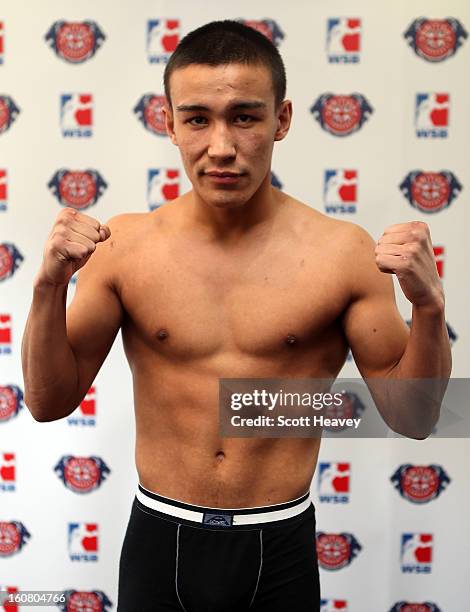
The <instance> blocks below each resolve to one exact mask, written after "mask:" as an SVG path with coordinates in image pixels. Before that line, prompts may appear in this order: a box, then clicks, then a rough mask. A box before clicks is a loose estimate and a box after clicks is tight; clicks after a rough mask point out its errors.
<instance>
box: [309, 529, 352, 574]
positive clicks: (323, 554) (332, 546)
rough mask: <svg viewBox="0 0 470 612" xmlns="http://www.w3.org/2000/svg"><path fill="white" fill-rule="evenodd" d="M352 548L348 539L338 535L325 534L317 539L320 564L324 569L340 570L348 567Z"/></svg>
mask: <svg viewBox="0 0 470 612" xmlns="http://www.w3.org/2000/svg"><path fill="white" fill-rule="evenodd" d="M350 553H351V551H350V546H349V543H348V541H347V540H346V538H345V537H344V536H342V535H339V534H336V533H323V534H321V535H319V536H318V538H317V555H318V562H319V563H320V565H321V567H322V568H323V569H329V570H338V569H341V568H342V567H344V566H345V565H348V563H349V559H350V556H351V555H350Z"/></svg>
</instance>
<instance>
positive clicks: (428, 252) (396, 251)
mask: <svg viewBox="0 0 470 612" xmlns="http://www.w3.org/2000/svg"><path fill="white" fill-rule="evenodd" d="M375 261H376V263H377V267H378V268H379V270H380V271H381V272H385V273H387V274H396V276H397V279H398V281H399V283H400V286H401V288H402V290H403V293H404V294H405V295H406V297H407V298H408V299H409V301H410V302H411V303H412V304H414V305H416V306H432V307H439V308H442V307H443V305H444V292H443V290H442V284H441V281H440V278H439V275H438V273H437V266H436V260H435V258H434V252H433V248H432V242H431V234H430V232H429V227H428V226H427V224H426V223H422V222H421V221H410V222H409V223H398V224H397V225H391V226H390V227H387V229H386V230H385V231H384V233H383V234H382V237H381V238H380V240H379V241H378V243H377V246H376V247H375Z"/></svg>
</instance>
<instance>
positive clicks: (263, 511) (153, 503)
mask: <svg viewBox="0 0 470 612" xmlns="http://www.w3.org/2000/svg"><path fill="white" fill-rule="evenodd" d="M136 497H137V499H138V500H139V502H140V503H141V504H143V505H144V506H146V507H147V508H150V509H151V510H156V511H157V512H161V513H163V514H168V515H170V516H173V517H176V518H180V519H185V520H187V521H193V522H195V523H201V524H208V525H222V526H224V525H255V524H257V523H270V522H273V521H282V520H285V519H288V518H292V517H294V516H297V515H298V514H301V513H302V512H304V511H305V510H307V508H308V507H309V506H310V504H311V503H312V502H311V498H310V492H308V494H307V493H306V494H305V495H303V496H302V497H299V498H298V499H295V500H291V501H290V502H285V503H282V504H274V505H272V506H263V507H260V508H206V507H204V506H193V505H191V504H185V503H183V502H179V501H177V500H172V499H170V498H165V497H163V496H162V495H158V494H156V493H153V492H152V491H148V489H145V488H144V487H142V485H139V487H138V489H137V493H136ZM286 506H287V507H286ZM250 510H251V511H252V512H250ZM227 521H228V522H227Z"/></svg>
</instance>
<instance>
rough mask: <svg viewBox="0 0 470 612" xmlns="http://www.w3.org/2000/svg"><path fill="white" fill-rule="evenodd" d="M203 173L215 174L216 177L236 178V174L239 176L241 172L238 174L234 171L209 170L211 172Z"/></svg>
mask: <svg viewBox="0 0 470 612" xmlns="http://www.w3.org/2000/svg"><path fill="white" fill-rule="evenodd" d="M205 174H207V175H208V176H216V177H218V178H236V177H237V176H241V174H238V173H236V172H218V171H211V172H205Z"/></svg>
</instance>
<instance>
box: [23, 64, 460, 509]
mask: <svg viewBox="0 0 470 612" xmlns="http://www.w3.org/2000/svg"><path fill="white" fill-rule="evenodd" d="M171 102H172V106H171V107H168V108H166V109H165V116H166V126H167V131H168V134H169V136H170V138H171V141H172V143H173V144H174V145H176V146H178V147H179V149H180V153H181V157H182V160H183V164H184V167H185V170H186V173H187V175H188V177H189V179H190V180H191V183H192V185H193V189H192V190H191V191H190V192H188V193H186V194H184V195H183V196H181V197H180V198H178V199H177V200H175V201H173V202H172V203H171V204H167V205H165V206H163V207H161V208H159V209H157V210H155V211H153V212H151V213H140V214H125V215H119V216H117V217H114V218H113V219H111V220H110V221H109V223H108V225H101V224H100V222H99V221H97V220H96V219H93V218H91V217H89V216H87V215H84V214H82V213H76V212H75V211H71V210H70V209H68V210H65V211H63V212H62V216H61V217H60V219H59V220H58V222H57V223H58V225H57V227H56V230H55V231H53V232H52V237H51V238H50V244H49V247H47V248H46V253H45V258H44V262H43V265H42V267H41V270H40V271H39V273H38V276H37V279H36V282H35V298H34V299H35V300H36V302H34V301H33V307H32V311H31V313H30V318H29V320H28V324H27V328H26V332H25V337H24V343H23V355H24V361H23V363H24V369H25V380H26V381H29V385H28V384H27V385H26V389H27V392H29V396H30V402H29V403H28V402H27V403H28V406H29V407H30V410H32V412H33V415H35V418H37V419H38V420H53V419H55V418H62V417H63V416H66V414H69V413H70V412H71V411H72V410H73V408H74V407H75V406H77V405H78V403H79V402H80V401H81V399H82V398H83V396H84V395H85V393H86V391H87V390H88V388H89V386H90V385H91V383H92V381H93V379H94V377H95V376H96V373H97V372H98V370H99V368H100V366H101V364H102V362H103V360H104V359H105V357H106V355H107V353H108V351H109V349H110V347H111V345H112V343H113V341H114V338H115V336H116V333H117V331H118V330H119V328H121V329H122V338H123V342H124V348H125V352H126V356H127V359H128V362H129V365H130V368H131V371H132V375H133V381H134V400H135V415H136V465H137V471H138V474H139V479H140V482H141V483H142V485H143V486H144V487H146V488H148V489H150V490H153V491H156V492H158V493H160V494H162V495H165V496H168V497H172V498H176V499H179V500H182V501H186V502H188V503H194V504H200V505H205V506H213V507H221V508H224V507H225V508H230V507H249V506H257V505H265V504H275V503H281V502H284V501H287V500H290V499H293V498H296V497H299V496H300V495H302V494H303V493H305V492H306V491H307V490H308V489H309V486H310V483H311V480H312V477H313V474H314V470H315V465H316V462H317V456H318V451H319V445H320V440H319V439H293V438H287V439H271V438H260V439H241V438H238V439H237V438H221V437H220V436H219V434H218V427H219V423H218V380H219V378H230V377H237V378H238V377H240V378H243V377H246V378H253V377H260V378H261V377H273V378H275V377H280V378H282V377H286V378H308V377H312V378H331V377H335V376H337V374H338V373H339V371H340V369H341V367H342V366H343V363H344V361H345V358H346V355H347V351H348V346H351V348H352V351H353V354H354V358H355V361H356V363H357V365H358V367H359V370H360V372H361V374H362V375H363V376H368V377H378V376H383V377H393V376H397V377H400V376H403V377H432V376H437V377H445V376H446V375H447V374H448V372H449V371H450V352H449V350H448V339H447V333H446V332H445V320H444V310H443V309H444V300H443V293H442V288H441V286H440V283H439V279H438V276H437V272H436V266H435V263H434V259H433V257H432V247H431V241H430V236H429V231H428V229H427V226H425V225H424V224H419V223H418V224H416V223H415V224H413V223H412V224H401V225H400V226H396V227H395V226H392V228H388V229H387V230H386V232H385V233H384V236H383V237H382V238H381V239H380V241H379V243H378V244H377V245H376V244H375V243H374V241H373V240H372V239H371V238H370V236H369V235H368V234H367V233H366V232H365V231H364V230H362V229H361V228H359V227H357V226H355V225H354V224H351V223H346V222H343V221H338V220H335V219H331V218H329V217H327V216H325V215H323V214H321V213H319V212H317V211H315V210H314V209H312V208H311V207H309V206H306V205H305V204H303V203H301V202H299V201H297V200H296V199H294V198H292V197H291V196H289V195H287V194H285V193H282V192H280V191H278V190H277V189H274V188H272V187H271V185H270V166H271V156H272V149H273V145H274V142H275V141H279V140H282V139H283V138H284V137H285V136H286V134H287V132H288V129H289V126H290V121H291V117H292V104H291V102H290V101H289V100H285V101H284V102H283V103H282V104H281V105H280V106H279V107H278V108H275V105H274V95H273V90H272V85H271V79H270V73H269V72H268V70H267V69H266V68H265V67H263V66H246V65H240V64H230V65H227V66H216V67H212V66H203V65H192V66H190V67H186V68H183V69H178V70H176V71H175V72H174V73H173V75H172V77H171ZM240 102H249V103H250V104H251V103H256V104H259V105H260V106H259V107H258V108H246V107H242V108H233V106H234V105H236V104H240ZM194 105H197V106H199V107H201V106H203V107H205V109H206V110H197V111H195V110H188V109H187V107H188V106H194ZM252 105H253V104H252ZM184 107H186V110H184ZM182 108H183V110H182ZM210 171H231V172H235V173H240V174H241V175H242V176H240V178H239V179H238V180H237V181H236V182H235V183H232V184H220V183H216V182H215V181H214V180H213V179H211V178H209V177H208V175H207V172H210ZM57 228H59V229H57ZM60 237H62V238H60ZM54 240H55V242H54ZM60 240H62V242H60ZM64 240H66V244H67V249H68V250H64V248H65V247H64V242H63V241H64ZM73 245H75V248H76V249H78V248H79V246H80V247H81V248H82V250H81V251H80V253H78V251H77V252H74V251H73V248H74V246H73ZM86 249H88V251H87V250H86ZM51 253H56V256H55V259H54V258H53V255H52V254H51ZM57 253H60V254H61V257H62V258H63V260H62V262H61V265H62V267H61V270H63V269H64V266H65V265H68V266H69V268H68V272H70V271H71V270H70V266H73V267H75V268H76V267H77V266H78V267H80V266H81V265H83V263H86V265H85V266H84V267H83V268H82V269H81V271H80V274H79V280H78V283H77V288H76V294H75V297H74V300H73V302H72V304H71V306H70V307H69V309H68V311H67V318H66V328H65V327H64V329H62V330H61V329H60V328H59V327H58V326H56V328H57V329H56V330H54V331H51V330H50V328H49V332H48V334H49V335H48V341H49V345H50V344H51V342H52V343H54V345H55V346H57V354H58V355H60V367H61V372H64V370H65V372H69V366H68V365H67V367H65V368H64V363H67V364H69V363H71V362H73V364H74V366H76V370H73V374H72V373H70V375H69V374H64V373H62V374H61V376H62V378H61V379H60V380H59V382H55V385H56V388H57V398H58V397H59V395H61V397H67V401H66V402H64V401H62V403H61V408H60V410H59V409H57V412H56V413H55V414H54V415H51V414H50V413H49V414H46V411H45V408H44V406H45V405H46V399H45V398H46V395H45V393H46V392H45V391H44V389H45V388H46V382H47V381H48V376H49V377H50V380H52V374H53V365H51V364H50V363H49V364H47V366H46V365H43V364H42V365H41V366H39V365H38V360H35V359H34V356H35V353H34V350H35V348H34V347H35V340H36V344H37V345H38V346H39V344H40V337H39V335H40V329H41V324H42V325H43V326H44V325H46V322H47V320H48V319H47V317H48V316H52V315H51V312H55V314H56V320H57V316H58V314H60V312H62V311H61V310H60V306H59V305H58V304H59V302H60V300H62V299H63V292H64V290H66V289H64V284H61V283H60V282H58V280H57V279H58V278H59V272H57V270H56V267H54V266H57V265H59V264H58V263H57V262H58V261H59V259H60V257H59V256H58V255H57ZM91 253H93V254H92V255H91ZM72 261H73V262H74V263H71V262H72ZM51 262H53V263H51ZM77 262H78V263H77ZM384 272H385V273H384ZM391 273H397V275H398V277H399V280H400V283H401V285H402V288H403V290H404V292H405V294H406V296H407V297H408V299H410V300H411V301H412V302H413V304H414V306H413V323H412V330H411V334H410V332H409V330H408V328H407V326H406V325H405V323H404V322H403V320H402V318H401V317H400V315H399V313H398V311H397V308H396V305H395V300H394V294H393V285H392V281H391V276H390V274H391ZM63 280H64V279H63V278H62V281H63ZM61 292H62V293H61ZM54 309H55V311H54ZM49 320H50V319H49ZM41 322H42V323H41ZM35 330H36V331H35ZM51 333H52V334H55V335H54V336H52V337H51ZM35 334H36V335H35ZM430 343H432V345H433V350H432V354H433V355H436V353H437V357H433V358H429V357H428V358H427V359H422V358H421V357H422V355H429V354H431V351H430ZM38 350H39V349H38ZM72 353H73V356H71V354H72ZM43 361H44V360H43ZM39 367H41V368H43V369H42V370H41V371H39V370H38V369H37V368H39ZM46 367H47V368H49V369H48V370H47V371H46V369H44V368H46ZM34 368H36V370H35V369H34ZM70 372H72V366H70ZM66 376H67V377H66ZM39 379H41V380H42V381H43V385H42V386H41V385H40V384H39V383H38V382H37V381H38V380H39ZM54 380H56V381H57V376H56V378H55V379H54ZM71 381H72V382H71ZM72 383H73V384H72ZM70 388H73V390H72V391H70ZM67 389H68V390H69V392H68V393H66V394H65V395H64V391H65V390H67ZM48 393H49V396H48V400H49V402H50V400H51V398H52V396H51V395H50V394H51V393H53V390H50V389H49V391H48ZM33 400H35V401H33ZM49 405H50V403H49ZM72 407H73V408H72ZM380 409H381V410H383V416H384V418H385V419H389V420H393V419H392V417H393V416H394V415H393V414H392V413H391V412H390V410H391V409H390V407H387V406H385V405H384V406H382V407H381V408H380ZM435 416H436V415H426V414H424V413H423V415H422V419H424V421H426V420H427V421H429V423H427V424H426V428H425V429H429V427H430V426H432V423H431V421H432V420H433V419H434V418H435ZM410 431H411V430H410ZM405 435H408V434H407V432H405ZM410 435H413V433H412V432H411V434H410ZM426 435H427V434H424V435H423V436H421V435H416V437H425V436H426Z"/></svg>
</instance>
